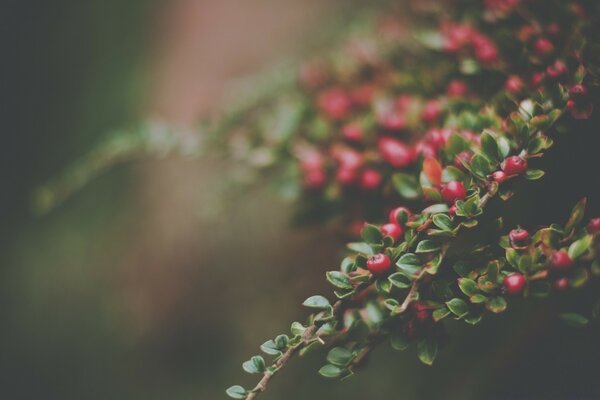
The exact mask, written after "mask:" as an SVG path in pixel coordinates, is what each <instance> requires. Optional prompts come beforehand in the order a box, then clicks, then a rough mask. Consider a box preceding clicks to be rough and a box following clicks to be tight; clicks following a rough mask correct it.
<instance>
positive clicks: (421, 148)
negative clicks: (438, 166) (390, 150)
mask: <svg viewBox="0 0 600 400" xmlns="http://www.w3.org/2000/svg"><path fill="white" fill-rule="evenodd" d="M414 151H415V153H416V154H420V155H422V156H423V158H429V157H435V156H436V155H437V149H436V148H435V146H434V145H432V144H431V143H427V142H424V141H423V140H419V141H418V142H417V143H416V144H415V147H414Z"/></svg>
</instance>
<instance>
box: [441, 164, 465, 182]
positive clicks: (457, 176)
mask: <svg viewBox="0 0 600 400" xmlns="http://www.w3.org/2000/svg"><path fill="white" fill-rule="evenodd" d="M464 179H465V174H464V172H462V171H461V170H460V169H458V168H456V167H454V166H452V165H450V166H447V167H446V168H444V169H443V170H442V182H444V183H448V182H451V181H462V180H464Z"/></svg>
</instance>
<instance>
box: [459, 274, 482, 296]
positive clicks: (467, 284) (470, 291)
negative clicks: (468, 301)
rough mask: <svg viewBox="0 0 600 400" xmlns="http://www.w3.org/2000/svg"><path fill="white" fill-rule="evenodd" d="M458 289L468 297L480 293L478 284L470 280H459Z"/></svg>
mask: <svg viewBox="0 0 600 400" xmlns="http://www.w3.org/2000/svg"><path fill="white" fill-rule="evenodd" d="M458 287H459V288H460V290H461V291H462V292H463V293H464V294H465V295H467V296H472V295H474V294H475V293H477V292H478V291H479V290H478V289H477V283H475V281H474V280H472V279H469V278H459V279H458Z"/></svg>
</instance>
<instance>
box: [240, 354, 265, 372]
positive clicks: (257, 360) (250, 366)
mask: <svg viewBox="0 0 600 400" xmlns="http://www.w3.org/2000/svg"><path fill="white" fill-rule="evenodd" d="M242 368H243V369H244V371H246V372H247V373H249V374H260V373H262V372H264V370H265V360H264V359H263V358H262V357H261V356H254V357H252V358H251V359H249V360H248V361H245V362H244V363H243V364H242Z"/></svg>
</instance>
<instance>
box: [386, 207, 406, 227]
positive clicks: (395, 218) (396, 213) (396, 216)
mask: <svg viewBox="0 0 600 400" xmlns="http://www.w3.org/2000/svg"><path fill="white" fill-rule="evenodd" d="M403 214H404V218H402V219H408V218H409V217H410V216H411V215H412V213H411V212H410V210H409V209H408V208H406V207H396V208H394V209H393V210H392V211H390V218H389V220H390V223H391V224H399V223H400V221H401V217H402V215H403Z"/></svg>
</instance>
